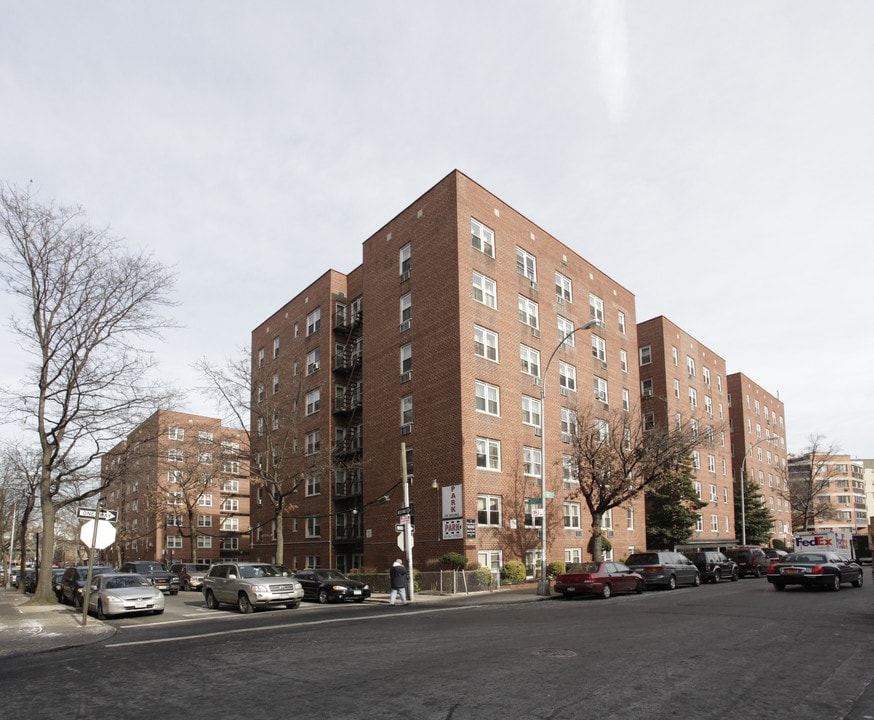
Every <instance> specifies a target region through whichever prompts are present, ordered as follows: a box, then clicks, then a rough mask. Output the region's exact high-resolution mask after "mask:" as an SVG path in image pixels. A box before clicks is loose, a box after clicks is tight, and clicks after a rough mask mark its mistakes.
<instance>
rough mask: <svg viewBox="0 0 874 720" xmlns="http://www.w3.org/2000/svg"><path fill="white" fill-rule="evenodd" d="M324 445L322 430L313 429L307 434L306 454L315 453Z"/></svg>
mask: <svg viewBox="0 0 874 720" xmlns="http://www.w3.org/2000/svg"><path fill="white" fill-rule="evenodd" d="M321 447H322V440H321V432H320V431H319V430H313V431H312V432H308V433H307V434H306V454H307V455H313V454H315V453H317V452H318V451H319V450H320V449H321Z"/></svg>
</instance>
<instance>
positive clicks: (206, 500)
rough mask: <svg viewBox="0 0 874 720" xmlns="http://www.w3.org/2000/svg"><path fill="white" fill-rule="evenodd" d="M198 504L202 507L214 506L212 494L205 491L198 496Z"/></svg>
mask: <svg viewBox="0 0 874 720" xmlns="http://www.w3.org/2000/svg"><path fill="white" fill-rule="evenodd" d="M197 504H198V505H199V506H200V507H212V494H211V493H203V494H202V495H201V496H200V497H199V498H197Z"/></svg>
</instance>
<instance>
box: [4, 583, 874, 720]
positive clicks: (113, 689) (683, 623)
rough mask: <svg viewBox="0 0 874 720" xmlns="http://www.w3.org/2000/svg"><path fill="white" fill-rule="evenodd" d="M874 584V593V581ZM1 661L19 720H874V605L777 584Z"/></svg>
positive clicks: (191, 608)
mask: <svg viewBox="0 0 874 720" xmlns="http://www.w3.org/2000/svg"><path fill="white" fill-rule="evenodd" d="M869 577H870V576H869V575H868V574H866V578H865V579H866V581H868V579H869ZM200 603H201V601H200V598H199V596H196V595H194V594H184V593H181V594H180V595H179V596H177V597H176V598H168V610H167V611H166V612H165V614H164V615H163V616H160V617H145V618H137V619H131V618H122V619H118V620H113V621H112V622H113V624H116V625H117V627H119V632H118V634H116V635H115V636H114V637H113V638H112V639H110V640H108V641H106V642H105V643H102V644H99V645H92V646H87V647H83V648H77V649H73V650H64V651H58V652H54V653H48V654H44V655H35V656H31V657H23V658H16V659H14V660H5V661H0V697H2V698H3V706H2V707H3V714H4V716H5V717H28V718H49V717H51V718H58V717H63V718H65V719H73V718H100V720H103V718H112V719H115V718H119V719H121V718H124V719H127V718H149V720H155V718H177V717H178V718H181V717H183V716H187V715H192V716H196V717H202V718H211V717H216V718H227V717H246V718H252V717H270V718H273V717H277V718H292V717H304V718H317V719H321V718H350V719H357V718H368V719H372V718H404V719H406V720H409V719H410V718H413V719H419V718H421V719H425V720H430V719H431V718H434V719H437V718H441V719H443V718H451V719H452V720H462V719H466V718H543V719H546V718H549V719H551V720H562V719H564V718H568V719H570V718H574V719H576V718H586V717H594V718H599V720H606V719H609V718H626V719H628V718H630V719H635V718H642V719H643V718H646V719H647V720H658V719H660V718H672V719H673V718H695V719H699V718H700V719H704V718H718V719H719V720H733V719H735V718H737V719H738V720H740V719H741V718H742V719H743V720H756V719H758V718H768V719H769V720H775V719H777V720H779V719H781V718H793V719H796V720H807V719H809V720H831V719H832V718H835V719H836V718H842V719H846V720H862V719H863V718H874V688H871V687H869V685H871V683H872V679H874V591H872V588H871V586H870V584H868V585H866V586H865V587H863V588H861V589H854V588H851V587H849V586H844V588H843V589H842V590H841V591H840V592H837V593H834V592H827V591H804V590H800V589H788V590H786V591H785V592H782V593H777V592H774V591H773V589H772V588H771V587H770V586H769V585H768V584H767V582H766V581H765V580H764V579H760V580H756V579H747V580H742V581H740V582H737V583H722V584H720V585H705V586H702V587H699V588H684V589H680V590H676V591H673V592H667V591H654V592H647V593H645V594H643V595H641V596H636V595H630V596H621V597H613V598H611V599H609V600H606V601H605V600H597V599H583V600H573V601H566V600H562V599H555V600H552V601H549V602H532V603H523V604H504V605H491V604H483V605H474V606H466V607H447V606H438V605H428V606H425V605H423V606H421V607H409V608H401V607H394V608H392V607H388V606H387V605H385V604H380V603H365V604H363V605H354V604H346V605H331V606H327V607H324V606H319V605H312V604H304V605H303V606H302V607H301V608H299V609H298V610H286V609H279V610H272V611H266V612H259V613H256V614H254V615H246V616H242V615H239V614H238V613H236V612H235V611H234V610H232V609H228V610H226V611H207V610H205V609H203V608H202V607H201V605H200Z"/></svg>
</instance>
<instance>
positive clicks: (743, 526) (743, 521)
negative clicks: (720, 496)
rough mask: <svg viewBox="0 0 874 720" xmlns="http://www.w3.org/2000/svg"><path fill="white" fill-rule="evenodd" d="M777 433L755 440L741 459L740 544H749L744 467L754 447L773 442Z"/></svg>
mask: <svg viewBox="0 0 874 720" xmlns="http://www.w3.org/2000/svg"><path fill="white" fill-rule="evenodd" d="M776 437H777V436H776V435H775V436H774V437H767V438H762V439H761V440H759V441H757V442H754V443H753V444H752V445H750V447H749V449H748V450H746V451H745V452H744V459H743V460H741V463H740V544H741V545H746V544H747V504H746V500H745V498H744V485H746V479H745V478H744V468H745V467H746V464H747V456H748V455H751V454H752V452H753V448H754V447H758V446H759V445H761V444H762V443H768V444H770V443H771V440H774V439H776Z"/></svg>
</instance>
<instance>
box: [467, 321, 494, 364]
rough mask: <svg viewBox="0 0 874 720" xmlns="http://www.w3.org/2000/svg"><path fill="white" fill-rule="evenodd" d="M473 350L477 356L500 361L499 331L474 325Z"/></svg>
mask: <svg viewBox="0 0 874 720" xmlns="http://www.w3.org/2000/svg"><path fill="white" fill-rule="evenodd" d="M473 352H474V355H476V356H477V357H481V358H485V359H486V360H491V361H492V362H499V360H498V333H496V332H495V331H494V330H488V329H487V328H484V327H480V326H479V325H474V326H473Z"/></svg>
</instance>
